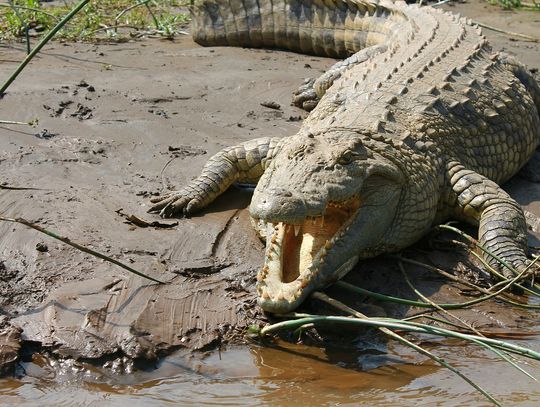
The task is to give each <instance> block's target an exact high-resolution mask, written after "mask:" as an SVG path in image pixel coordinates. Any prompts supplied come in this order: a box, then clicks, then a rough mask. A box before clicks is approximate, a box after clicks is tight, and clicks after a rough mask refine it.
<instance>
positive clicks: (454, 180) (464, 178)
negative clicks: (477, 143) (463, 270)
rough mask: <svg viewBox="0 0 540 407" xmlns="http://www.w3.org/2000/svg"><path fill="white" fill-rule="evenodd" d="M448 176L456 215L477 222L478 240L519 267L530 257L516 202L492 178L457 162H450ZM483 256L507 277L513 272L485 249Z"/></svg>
mask: <svg viewBox="0 0 540 407" xmlns="http://www.w3.org/2000/svg"><path fill="white" fill-rule="evenodd" d="M449 179H450V183H451V187H452V193H451V204H452V205H453V206H454V212H455V215H456V216H457V217H458V218H460V219H463V220H465V221H467V222H469V223H472V224H478V225H479V228H478V240H479V242H480V244H481V245H482V246H483V247H484V248H486V249H487V250H488V251H489V252H490V253H493V254H494V255H495V256H497V257H499V258H500V259H501V260H503V261H504V262H506V263H507V264H509V265H510V266H512V267H513V268H514V269H516V270H517V271H522V270H523V269H524V268H525V267H526V266H527V264H528V263H529V261H528V259H527V251H528V248H527V224H526V221H525V215H524V214H523V210H522V209H521V207H520V206H519V204H518V203H517V202H516V201H515V200H513V199H512V198H511V197H510V196H509V195H508V194H507V193H506V192H504V191H503V190H502V189H501V187H499V185H497V184H496V183H495V182H493V181H491V180H489V179H488V178H486V177H484V176H482V175H480V174H478V173H476V172H474V171H471V170H468V169H466V168H465V167H464V166H462V165H461V164H459V163H456V162H454V163H451V164H450V169H449ZM484 258H485V259H486V261H487V262H488V264H489V265H491V266H492V267H493V268H495V269H496V270H498V271H499V272H501V273H502V274H504V275H505V276H506V277H511V276H512V273H511V272H510V270H508V269H507V268H506V267H503V266H502V264H501V263H500V262H499V261H498V260H497V259H496V258H494V257H493V256H490V255H488V254H485V253H484Z"/></svg>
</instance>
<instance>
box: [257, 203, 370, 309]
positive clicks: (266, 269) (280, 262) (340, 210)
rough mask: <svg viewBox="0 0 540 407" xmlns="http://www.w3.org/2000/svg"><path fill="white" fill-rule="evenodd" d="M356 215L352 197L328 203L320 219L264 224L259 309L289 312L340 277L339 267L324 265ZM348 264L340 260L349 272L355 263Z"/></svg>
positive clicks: (356, 207) (316, 217)
mask: <svg viewBox="0 0 540 407" xmlns="http://www.w3.org/2000/svg"><path fill="white" fill-rule="evenodd" d="M359 211H360V197H358V196H354V197H352V198H349V199H347V200H346V201H342V202H331V203H329V204H328V205H327V206H326V208H325V210H324V211H323V213H322V214H321V215H319V216H312V217H308V218H306V219H304V221H303V222H302V223H296V224H291V223H283V222H277V223H276V222H272V223H267V226H268V227H269V233H268V237H267V244H266V255H265V264H264V266H263V268H262V270H261V271H260V272H259V274H258V276H257V291H258V294H259V304H260V306H261V307H262V308H263V309H265V310H266V311H270V312H276V313H283V312H288V311H290V310H292V309H294V308H296V306H298V304H299V303H300V302H301V301H303V299H304V298H305V297H306V296H307V295H308V294H309V293H310V292H312V291H313V290H315V289H317V288H320V287H322V286H324V285H326V284H327V283H328V281H331V280H332V278H333V277H334V276H336V275H337V274H343V271H342V272H341V273H340V272H339V270H338V269H339V268H343V267H339V266H342V265H341V264H335V265H334V264H330V265H328V264H327V263H326V260H327V256H328V255H329V254H330V253H332V251H334V250H336V247H335V246H336V245H338V246H339V242H340V239H342V238H343V237H344V235H345V234H346V233H347V231H348V229H349V227H350V226H351V224H352V223H353V221H354V219H355V218H356V217H357V215H358V213H359ZM332 257H333V256H332ZM347 260H348V259H343V262H344V263H345V264H344V265H343V266H345V265H347V267H348V269H350V268H351V267H352V266H353V265H354V263H356V260H355V261H354V263H353V264H351V265H349V263H350V262H349V261H347ZM325 266H326V267H325ZM346 271H348V270H345V271H344V272H346ZM339 277H341V276H339ZM339 277H337V276H336V279H337V278H339Z"/></svg>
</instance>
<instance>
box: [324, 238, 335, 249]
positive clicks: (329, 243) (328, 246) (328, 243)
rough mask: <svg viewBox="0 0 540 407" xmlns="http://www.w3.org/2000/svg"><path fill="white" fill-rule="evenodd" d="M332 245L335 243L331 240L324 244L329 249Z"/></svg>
mask: <svg viewBox="0 0 540 407" xmlns="http://www.w3.org/2000/svg"><path fill="white" fill-rule="evenodd" d="M332 246H333V244H332V241H331V240H327V241H326V243H325V244H324V248H325V249H327V250H328V249H331V248H332Z"/></svg>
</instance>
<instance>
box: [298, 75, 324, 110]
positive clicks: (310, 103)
mask: <svg viewBox="0 0 540 407" xmlns="http://www.w3.org/2000/svg"><path fill="white" fill-rule="evenodd" d="M314 83H315V79H312V78H308V79H306V80H305V81H304V83H303V84H302V85H301V86H300V87H299V88H298V89H297V90H296V91H294V92H293V98H292V103H293V105H295V106H298V107H299V108H301V109H304V110H306V111H308V112H310V111H312V110H313V109H315V106H317V104H318V103H319V96H317V93H316V92H315V89H314V88H313V85H314Z"/></svg>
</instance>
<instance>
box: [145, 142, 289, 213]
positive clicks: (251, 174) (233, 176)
mask: <svg viewBox="0 0 540 407" xmlns="http://www.w3.org/2000/svg"><path fill="white" fill-rule="evenodd" d="M282 140H283V139H280V138H276V137H274V138H271V137H263V138H258V139H254V140H250V141H247V142H245V143H242V144H239V145H237V146H233V147H228V148H226V149H224V150H221V151H220V152H219V153H217V154H216V155H214V156H213V157H211V158H210V159H209V160H208V162H207V163H206V164H205V166H204V168H203V170H202V173H201V175H200V176H199V177H197V178H196V179H194V180H193V181H191V182H190V183H189V184H188V185H186V186H185V187H183V188H182V189H180V190H178V191H172V192H169V193H167V194H165V195H162V196H159V197H156V198H153V199H151V202H152V203H154V204H155V205H154V206H152V207H151V208H150V209H149V210H148V212H159V214H160V215H161V216H162V217H166V218H167V217H171V216H173V215H176V214H184V215H189V214H191V213H194V212H196V211H197V210H199V209H201V208H204V207H205V206H207V205H208V204H209V203H211V202H212V201H213V200H214V199H216V198H217V197H218V196H219V195H221V194H222V193H223V192H225V191H226V190H227V188H229V187H230V186H231V185H232V184H233V183H234V182H240V183H246V184H256V183H257V181H258V180H259V178H260V177H261V175H262V174H263V172H264V170H265V169H266V168H267V166H268V164H269V162H270V161H271V159H272V158H273V157H274V155H275V153H276V152H277V148H278V145H279V144H280V142H281V141H282Z"/></svg>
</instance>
